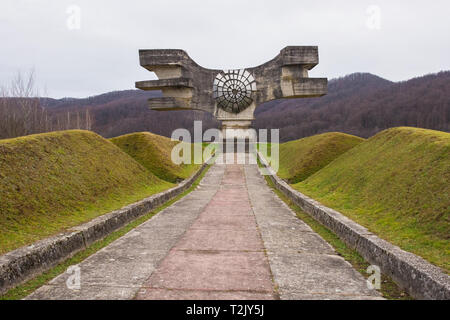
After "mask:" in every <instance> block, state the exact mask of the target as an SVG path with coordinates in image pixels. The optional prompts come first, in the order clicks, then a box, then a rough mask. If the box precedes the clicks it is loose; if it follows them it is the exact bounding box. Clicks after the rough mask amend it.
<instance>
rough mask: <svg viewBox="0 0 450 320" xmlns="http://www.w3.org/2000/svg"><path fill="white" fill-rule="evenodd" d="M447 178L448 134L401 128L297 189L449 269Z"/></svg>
mask: <svg viewBox="0 0 450 320" xmlns="http://www.w3.org/2000/svg"><path fill="white" fill-rule="evenodd" d="M449 181H450V134H449V133H445V132H440V131H434V130H426V129H418V128H408V127H400V128H392V129H389V130H385V131H382V132H380V133H379V134H377V135H375V136H373V137H371V138H370V139H368V140H366V141H364V142H362V143H360V144H358V145H357V146H355V147H354V148H352V149H350V150H349V151H347V152H346V153H344V154H343V155H341V156H340V157H338V158H337V159H336V160H334V161H332V162H331V163H330V164H328V165H327V166H326V167H324V168H323V169H321V170H319V171H318V172H316V173H315V174H313V175H311V176H310V177H309V178H307V179H306V180H304V181H302V182H300V183H297V184H295V185H294V188H296V189H298V190H299V191H301V192H303V193H305V194H306V195H308V196H311V197H312V198H314V199H315V200H318V201H320V202H322V203H323V204H325V205H327V206H329V207H332V208H334V209H337V210H339V211H341V212H342V213H344V214H345V215H347V216H348V217H350V218H351V219H353V220H355V221H356V222H358V223H361V224H362V225H364V226H366V227H367V228H368V229H369V230H370V231H372V232H374V233H376V234H378V235H380V236H381V237H382V238H384V239H386V240H388V241H391V242H392V243H394V244H396V245H398V246H400V247H401V248H403V249H405V250H407V251H410V252H413V253H416V254H418V255H420V256H422V257H424V258H426V259H428V260H429V261H430V262H432V263H435V264H437V265H439V266H441V267H443V268H444V269H446V270H447V271H449V270H450V256H449V252H450V184H449ZM449 272H450V271H449Z"/></svg>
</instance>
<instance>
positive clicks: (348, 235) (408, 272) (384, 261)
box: [258, 154, 450, 300]
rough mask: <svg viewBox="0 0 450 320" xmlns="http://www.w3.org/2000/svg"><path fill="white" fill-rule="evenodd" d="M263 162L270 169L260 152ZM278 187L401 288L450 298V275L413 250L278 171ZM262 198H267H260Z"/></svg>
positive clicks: (420, 294) (274, 178)
mask: <svg viewBox="0 0 450 320" xmlns="http://www.w3.org/2000/svg"><path fill="white" fill-rule="evenodd" d="M258 157H259V159H260V161H261V163H262V164H263V165H264V166H265V167H266V168H269V167H268V165H267V162H266V160H265V159H264V158H263V157H262V156H261V155H260V154H258ZM270 179H271V180H272V181H273V183H274V184H275V186H276V187H277V188H278V189H279V190H280V191H281V192H283V193H284V194H285V195H286V196H287V197H289V198H290V199H291V200H292V201H294V203H296V204H297V205H298V206H299V207H301V208H302V209H303V210H304V211H305V212H307V213H308V214H310V215H311V216H312V217H313V218H314V219H316V220H317V221H319V222H320V223H321V224H323V225H324V226H326V227H327V228H329V229H330V230H332V231H333V232H334V233H335V234H336V235H337V236H339V238H340V239H342V240H343V241H344V242H345V243H346V244H348V245H349V246H350V247H352V248H354V249H355V250H357V251H358V252H359V253H360V254H361V255H362V256H363V257H364V258H365V259H366V260H367V261H369V262H370V263H372V264H374V265H377V266H379V267H380V269H381V271H382V272H383V273H385V274H387V275H388V276H390V277H391V278H392V279H393V280H394V281H395V282H396V283H397V284H398V285H399V286H400V287H402V288H404V289H405V290H406V291H407V292H408V293H409V294H410V295H411V296H413V297H415V298H417V299H433V300H435V299H443V300H450V276H448V275H447V274H445V273H444V272H443V271H442V270H441V269H440V268H438V267H436V266H434V265H432V264H431V263H429V262H427V261H425V260H424V259H422V258H420V257H419V256H416V255H414V254H412V253H410V252H406V251H404V250H402V249H400V248H399V247H397V246H394V245H393V244H391V243H389V242H387V241H385V240H383V239H380V238H379V237H377V236H376V235H374V234H373V233H371V232H369V231H368V230H367V229H366V228H364V227H363V226H361V225H359V224H357V223H356V222H354V221H352V220H351V219H349V218H347V217H346V216H344V215H343V214H341V213H340V212H338V211H335V210H333V209H330V208H328V207H325V206H324V205H322V204H320V203H319V202H317V201H315V200H313V199H311V198H309V197H307V196H305V195H304V194H302V193H300V192H298V191H297V190H294V189H293V188H291V186H289V185H288V184H287V183H286V182H284V181H283V180H282V179H280V178H279V177H278V176H277V175H276V174H272V175H270ZM261 201H266V202H267V201H268V200H267V199H266V200H261Z"/></svg>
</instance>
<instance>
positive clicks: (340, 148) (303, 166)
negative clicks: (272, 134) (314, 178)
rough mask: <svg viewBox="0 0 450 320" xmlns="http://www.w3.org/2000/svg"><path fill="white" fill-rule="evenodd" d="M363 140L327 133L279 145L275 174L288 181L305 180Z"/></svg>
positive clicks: (337, 133) (338, 133)
mask: <svg viewBox="0 0 450 320" xmlns="http://www.w3.org/2000/svg"><path fill="white" fill-rule="evenodd" d="M363 141H364V139H362V138H359V137H355V136H352V135H349V134H345V133H340V132H327V133H322V134H319V135H315V136H312V137H306V138H303V139H300V140H295V141H289V142H285V143H282V144H281V145H280V154H279V158H280V160H279V161H280V165H279V171H278V176H279V177H280V178H282V179H284V180H286V181H288V182H289V183H297V182H300V181H303V180H305V179H306V178H308V177H309V176H310V175H312V174H314V173H315V172H317V171H319V170H320V169H322V168H323V167H325V166H326V165H327V164H329V163H330V162H331V161H333V160H334V159H336V158H337V157H339V156H340V155H341V154H343V153H345V152H346V151H348V150H350V149H351V148H353V147H354V146H356V145H358V144H360V143H361V142H363Z"/></svg>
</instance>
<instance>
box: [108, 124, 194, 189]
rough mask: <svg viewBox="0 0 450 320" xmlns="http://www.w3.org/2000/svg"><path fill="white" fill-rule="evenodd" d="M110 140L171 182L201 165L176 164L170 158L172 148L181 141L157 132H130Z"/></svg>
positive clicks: (186, 175) (181, 178)
mask: <svg viewBox="0 0 450 320" xmlns="http://www.w3.org/2000/svg"><path fill="white" fill-rule="evenodd" d="M110 140H111V142H112V143H114V144H115V145H117V146H118V147H119V148H120V149H122V150H123V151H125V152H126V153H127V154H129V155H130V156H131V157H132V158H133V159H135V160H136V161H137V162H139V163H140V164H141V165H143V166H144V167H145V168H147V169H148V170H149V171H150V172H152V173H153V174H154V175H156V176H157V177H159V178H160V179H163V180H166V181H169V182H179V181H181V180H184V179H186V178H188V177H189V176H190V175H191V174H193V173H194V172H195V171H196V170H198V169H199V167H200V166H199V165H195V164H181V165H176V164H174V163H173V162H172V161H171V159H170V157H171V152H172V148H173V147H174V146H175V145H177V144H178V143H180V142H178V141H172V140H171V139H170V138H167V137H163V136H160V135H157V134H153V133H150V132H138V133H130V134H126V135H123V136H120V137H116V138H112V139H110Z"/></svg>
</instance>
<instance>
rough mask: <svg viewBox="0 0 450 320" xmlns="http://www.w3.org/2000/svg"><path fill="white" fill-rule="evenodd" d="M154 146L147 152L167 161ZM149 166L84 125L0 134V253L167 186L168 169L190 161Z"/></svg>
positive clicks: (186, 171) (184, 171)
mask: <svg viewBox="0 0 450 320" xmlns="http://www.w3.org/2000/svg"><path fill="white" fill-rule="evenodd" d="M158 139H161V140H162V141H164V142H165V141H166V140H165V139H166V138H163V137H159V136H155V137H153V140H158ZM156 144H157V143H156ZM148 148H150V147H148ZM159 152H161V151H160V150H159V149H158V151H157V152H149V153H147V154H148V156H149V158H152V157H155V158H157V159H159V160H158V161H160V162H162V163H167V162H168V160H167V159H166V160H164V156H165V155H166V154H163V155H162V156H161V154H159ZM141 160H145V159H142V158H141ZM169 161H170V160H169ZM149 162H151V159H150V160H149ZM144 164H145V163H144ZM151 170H152V167H151V166H146V165H141V164H140V163H139V161H135V160H134V159H133V158H132V157H130V156H129V155H128V154H127V153H125V152H123V151H122V150H121V149H120V148H118V147H117V146H116V145H115V144H113V143H112V142H110V141H108V140H106V139H103V138H102V137H100V136H99V135H97V134H95V133H92V132H88V131H81V130H71V131H61V132H52V133H45V134H37V135H30V136H26V137H20V138H15V139H5V140H0V254H3V253H6V252H8V251H10V250H13V249H16V248H18V247H21V246H23V245H27V244H30V243H33V242H35V241H37V240H40V239H42V238H45V237H48V236H50V235H53V234H56V233H59V232H62V231H64V230H66V229H68V228H70V227H72V226H75V225H78V224H81V223H83V222H86V221H89V220H91V219H93V218H95V217H97V216H99V215H102V214H105V213H107V212H109V211H112V210H116V209H118V208H121V207H123V206H124V205H127V204H130V203H132V202H135V201H138V200H141V199H143V198H145V197H147V196H150V195H152V194H155V193H158V192H161V191H163V190H165V189H168V188H170V187H173V186H174V183H173V182H174V181H175V180H176V179H173V175H171V174H172V173H174V172H175V173H176V174H179V176H177V177H180V178H184V177H187V176H188V175H189V173H190V172H192V171H194V170H195V167H188V168H181V169H177V168H173V167H172V168H169V169H168V170H167V171H168V173H167V174H164V171H161V170H159V171H157V172H156V173H153V172H152V171H151ZM156 174H157V175H159V177H158V176H157V175H156ZM160 177H162V178H167V179H168V181H166V180H164V179H162V178H160Z"/></svg>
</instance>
